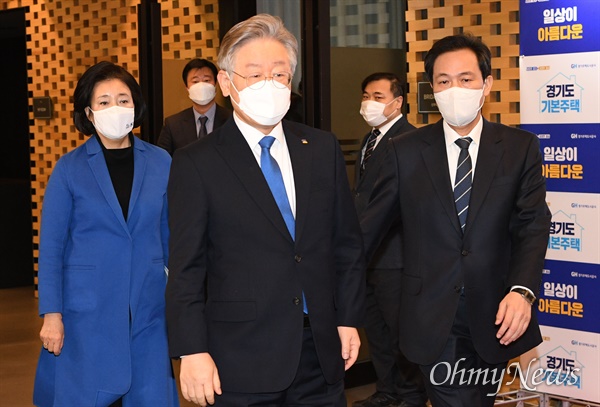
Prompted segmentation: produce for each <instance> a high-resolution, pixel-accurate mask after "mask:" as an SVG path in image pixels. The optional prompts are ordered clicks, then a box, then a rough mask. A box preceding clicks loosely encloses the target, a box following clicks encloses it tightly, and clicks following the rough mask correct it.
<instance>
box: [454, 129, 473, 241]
mask: <svg viewBox="0 0 600 407" xmlns="http://www.w3.org/2000/svg"><path fill="white" fill-rule="evenodd" d="M472 141H473V139H471V137H465V138H459V139H458V140H456V141H455V143H456V145H457V146H459V147H460V154H459V155H458V164H457V167H456V179H455V180H454V205H456V213H457V214H458V220H459V222H460V229H461V230H462V232H463V233H465V226H466V225H467V214H468V212H469V198H470V197H471V187H472V184H473V176H472V175H473V165H472V163H471V156H470V155H469V145H471V142H472Z"/></svg>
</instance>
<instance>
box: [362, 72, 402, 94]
mask: <svg viewBox="0 0 600 407" xmlns="http://www.w3.org/2000/svg"><path fill="white" fill-rule="evenodd" d="M382 79H385V80H388V81H390V91H391V92H392V94H393V95H394V98H397V97H400V96H404V83H402V81H401V80H400V78H398V76H397V75H396V74H394V73H391V72H376V73H372V74H371V75H369V76H367V77H366V78H365V79H364V80H363V81H362V84H361V85H360V86H361V90H362V91H363V93H364V91H365V88H366V87H367V85H368V84H369V83H371V82H375V81H380V80H382Z"/></svg>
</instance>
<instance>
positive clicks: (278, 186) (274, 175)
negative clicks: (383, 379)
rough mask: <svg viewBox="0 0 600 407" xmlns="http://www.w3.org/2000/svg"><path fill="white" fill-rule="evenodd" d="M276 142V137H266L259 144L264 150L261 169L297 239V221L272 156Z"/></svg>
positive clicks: (289, 227)
mask: <svg viewBox="0 0 600 407" xmlns="http://www.w3.org/2000/svg"><path fill="white" fill-rule="evenodd" d="M274 141H275V137H272V136H265V137H263V138H262V140H260V142H259V143H258V144H259V145H260V148H261V149H262V151H261V154H260V169H261V170H262V172H263V174H264V176H265V179H266V180H267V184H269V188H270V189H271V193H272V194H273V198H275V202H276V203H277V206H278V207H279V212H281V216H283V220H284V221H285V225H286V226H287V229H288V231H289V232H290V235H291V236H292V239H295V238H296V233H295V232H296V221H295V220H294V214H293V213H292V208H291V207H290V201H289V200H288V196H287V192H286V191H285V184H284V183H283V177H282V175H281V170H280V169H279V165H278V164H277V161H275V159H274V158H273V156H272V155H271V146H272V145H273V142H274Z"/></svg>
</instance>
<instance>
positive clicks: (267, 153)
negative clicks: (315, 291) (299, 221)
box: [258, 136, 308, 314]
mask: <svg viewBox="0 0 600 407" xmlns="http://www.w3.org/2000/svg"><path fill="white" fill-rule="evenodd" d="M274 142H275V137H272V136H265V137H263V138H262V139H261V140H260V141H259V143H258V145H259V146H260V148H261V149H262V150H261V153H260V169H261V170H262V172H263V175H264V176H265V180H266V181H267V184H269V189H271V193H272V194H273V198H275V202H276V203H277V206H278V207H279V212H281V216H283V220H284V221H285V225H286V226H287V229H288V231H289V232H290V235H291V236H292V239H295V238H296V220H295V219H294V214H293V213H292V208H291V207H290V201H289V200H288V196H287V193H286V191H285V184H284V183H283V176H282V175H281V170H280V169H279V165H278V164H277V161H275V159H274V158H273V156H272V155H271V146H272V145H273V143H274ZM302 303H303V310H304V313H305V314H308V309H307V307H306V298H304V292H302Z"/></svg>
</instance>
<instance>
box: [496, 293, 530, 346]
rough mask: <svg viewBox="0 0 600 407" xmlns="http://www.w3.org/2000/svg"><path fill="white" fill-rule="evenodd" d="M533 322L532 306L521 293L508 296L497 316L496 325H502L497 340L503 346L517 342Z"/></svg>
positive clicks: (499, 307)
mask: <svg viewBox="0 0 600 407" xmlns="http://www.w3.org/2000/svg"><path fill="white" fill-rule="evenodd" d="M530 320H531V305H530V304H529V303H528V302H527V300H525V298H523V296H522V295H521V294H519V293H515V292H510V293H508V294H506V296H505V297H504V299H503V300H502V302H501V303H500V305H499V306H498V313H497V314H496V322H495V324H496V325H500V324H502V325H500V328H499V329H498V333H497V334H496V338H498V339H500V343H501V344H502V345H508V344H510V343H511V342H514V341H516V340H517V339H519V338H520V337H521V335H523V333H525V330H526V329H527V327H528V326H529V321H530Z"/></svg>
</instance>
